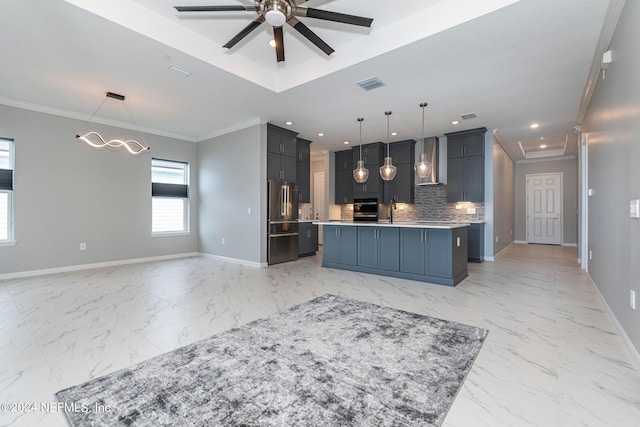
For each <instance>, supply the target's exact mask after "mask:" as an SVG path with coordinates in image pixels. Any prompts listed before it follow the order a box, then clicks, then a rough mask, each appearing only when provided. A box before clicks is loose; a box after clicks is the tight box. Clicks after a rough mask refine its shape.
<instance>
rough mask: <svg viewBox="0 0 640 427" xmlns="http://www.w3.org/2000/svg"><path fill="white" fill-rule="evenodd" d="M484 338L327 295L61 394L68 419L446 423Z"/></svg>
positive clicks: (482, 333)
mask: <svg viewBox="0 0 640 427" xmlns="http://www.w3.org/2000/svg"><path fill="white" fill-rule="evenodd" d="M486 336H487V331H486V330H483V329H479V328H476V327H472V326H467V325H462V324H459V323H453V322H448V321H445V320H439V319H434V318H431V317H427V316H422V315H418V314H413V313H408V312H405V311H400V310H395V309H391V308H387V307H381V306H377V305H374V304H369V303H364V302H360V301H355V300H351V299H346V298H342V297H338V296H335V295H324V296H322V297H319V298H316V299H314V300H312V301H309V302H306V303H304V304H301V305H298V306H295V307H292V308H290V309H288V310H286V311H284V312H281V313H278V314H276V315H273V316H271V317H269V318H266V319H259V320H256V321H254V322H251V323H249V324H247V325H244V326H242V327H239V328H235V329H231V330H229V331H226V332H224V333H221V334H218V335H214V336H212V337H210V338H207V339H204V340H202V341H199V342H197V343H194V344H191V345H188V346H185V347H182V348H179V349H177V350H174V351H172V352H169V353H165V354H162V355H160V356H158V357H155V358H153V359H150V360H147V361H145V362H142V363H139V364H137V365H134V366H132V367H129V368H126V369H123V370H120V371H117V372H114V373H112V374H109V375H106V376H103V377H100V378H96V379H93V380H91V381H88V382H86V383H84V384H81V385H78V386H75V387H71V388H68V389H65V390H62V391H59V392H58V393H56V397H57V398H58V400H59V401H60V402H64V403H65V406H66V407H67V408H72V410H69V411H67V412H66V415H67V419H68V421H69V423H70V424H71V425H72V426H89V425H90V426H96V425H99V426H102V425H105V426H118V425H123V426H130V425H135V426H165V425H166V426H438V425H440V424H441V423H442V421H443V419H444V417H445V415H446V413H447V411H448V409H449V407H450V406H451V403H452V402H453V399H454V398H455V396H456V393H457V392H458V390H459V389H460V387H461V385H462V382H463V381H464V379H465V377H466V375H467V373H468V372H469V370H470V369H471V365H472V364H473V361H474V360H475V358H476V356H477V354H478V352H479V351H480V347H481V346H482V343H483V341H484V339H485V337H486ZM107 408H108V409H109V411H108V412H107V411H106V410H105V409H107Z"/></svg>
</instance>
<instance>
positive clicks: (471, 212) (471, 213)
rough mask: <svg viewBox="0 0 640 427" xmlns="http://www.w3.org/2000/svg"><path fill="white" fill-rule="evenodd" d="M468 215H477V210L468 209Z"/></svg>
mask: <svg viewBox="0 0 640 427" xmlns="http://www.w3.org/2000/svg"><path fill="white" fill-rule="evenodd" d="M467 214H469V215H475V214H476V208H467Z"/></svg>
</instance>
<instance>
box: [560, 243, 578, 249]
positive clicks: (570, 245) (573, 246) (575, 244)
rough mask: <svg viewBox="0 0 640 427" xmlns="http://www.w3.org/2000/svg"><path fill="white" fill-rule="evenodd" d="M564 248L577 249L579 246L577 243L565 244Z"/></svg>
mask: <svg viewBox="0 0 640 427" xmlns="http://www.w3.org/2000/svg"><path fill="white" fill-rule="evenodd" d="M562 246H568V247H570V248H577V247H578V244H577V243H563V244H562Z"/></svg>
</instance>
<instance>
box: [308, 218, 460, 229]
mask: <svg viewBox="0 0 640 427" xmlns="http://www.w3.org/2000/svg"><path fill="white" fill-rule="evenodd" d="M313 223H314V224H318V225H347V226H356V227H402V228H444V229H453V228H461V227H468V226H469V223H468V222H455V221H400V220H398V221H394V222H393V223H389V221H378V222H367V221H355V222H354V221H314V222H313Z"/></svg>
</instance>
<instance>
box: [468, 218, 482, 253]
mask: <svg viewBox="0 0 640 427" xmlns="http://www.w3.org/2000/svg"><path fill="white" fill-rule="evenodd" d="M468 240H469V257H468V259H469V261H470V262H483V261H484V224H482V223H471V224H469V239H468Z"/></svg>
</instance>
